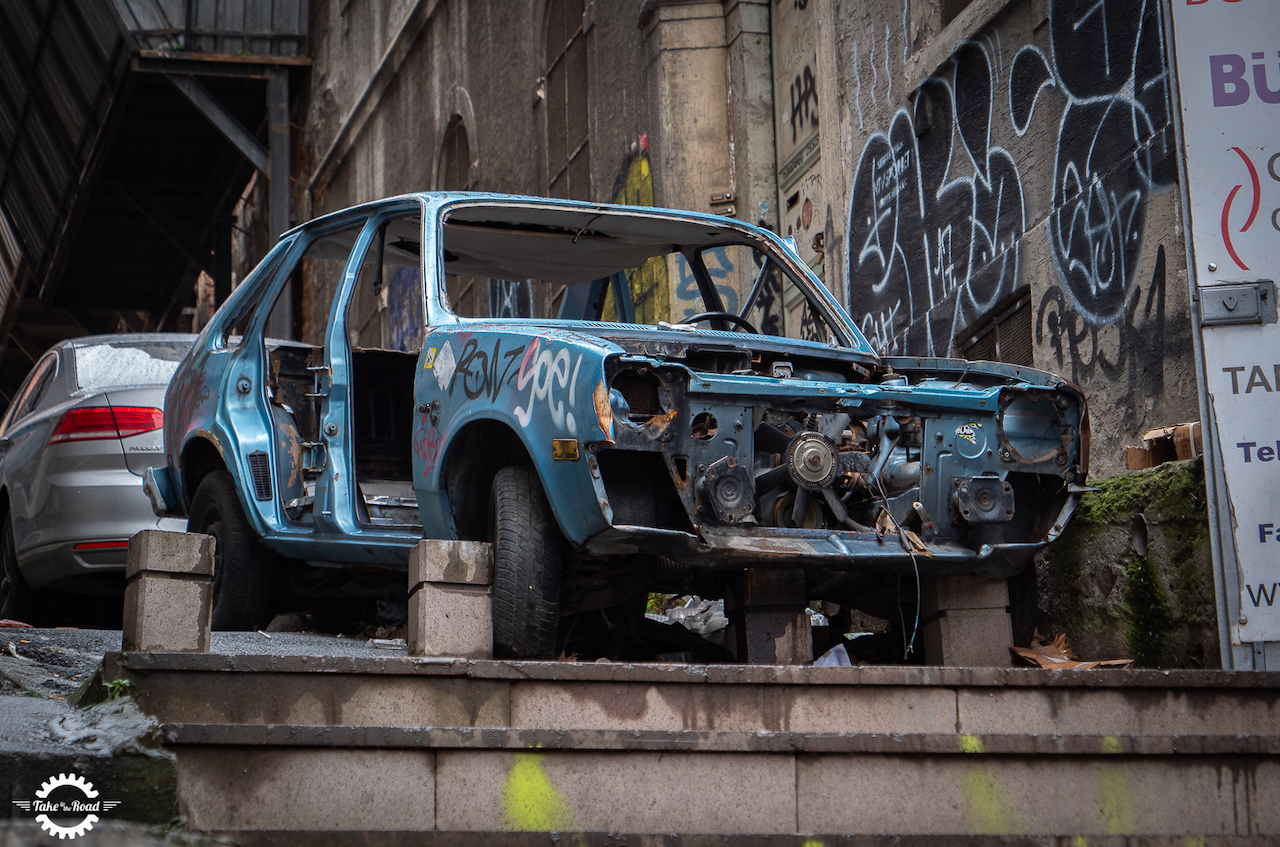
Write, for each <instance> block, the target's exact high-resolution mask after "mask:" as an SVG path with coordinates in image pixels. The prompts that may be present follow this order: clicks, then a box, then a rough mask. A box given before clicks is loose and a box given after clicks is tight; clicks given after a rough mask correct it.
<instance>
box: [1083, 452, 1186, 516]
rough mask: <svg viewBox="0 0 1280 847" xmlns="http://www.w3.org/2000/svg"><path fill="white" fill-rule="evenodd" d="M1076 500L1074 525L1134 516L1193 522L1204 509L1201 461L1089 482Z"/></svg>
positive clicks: (1174, 464)
mask: <svg viewBox="0 0 1280 847" xmlns="http://www.w3.org/2000/svg"><path fill="white" fill-rule="evenodd" d="M1089 484H1090V485H1091V486H1093V487H1094V488H1097V489H1098V490H1097V491H1091V492H1089V493H1088V494H1086V495H1084V497H1082V498H1081V500H1080V508H1078V509H1077V510H1076V515H1075V517H1074V518H1073V520H1074V521H1076V522H1079V523H1085V524H1100V523H1101V524H1105V523H1116V522H1125V521H1127V520H1128V519H1129V517H1130V516H1131V515H1133V513H1135V512H1146V513H1147V514H1148V516H1150V517H1153V518H1155V519H1156V520H1169V519H1178V518H1192V519H1194V518H1196V517H1198V516H1203V515H1204V514H1205V509H1206V500H1205V488H1204V461H1203V460H1201V459H1190V460H1188V461H1185V462H1166V463H1165V464H1163V465H1160V466H1159V467H1155V468H1151V469H1149V470H1145V471H1133V472H1131V473H1125V474H1120V475H1119V476H1111V477H1106V478H1104V479H1098V480H1093V481H1092V482H1090V483H1089Z"/></svg>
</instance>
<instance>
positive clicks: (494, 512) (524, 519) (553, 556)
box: [489, 467, 564, 660]
mask: <svg viewBox="0 0 1280 847" xmlns="http://www.w3.org/2000/svg"><path fill="white" fill-rule="evenodd" d="M489 537H490V539H491V540H492V541H493V652H494V655H495V656H497V657H499V658H510V659H531V660H548V659H554V658H555V655H556V628H557V627H558V625H559V623H560V563H561V561H562V559H563V557H564V536H562V535H561V534H560V527H559V526H557V525H556V521H555V517H554V516H553V515H552V514H551V505H550V503H549V502H548V501H547V495H546V492H544V491H543V490H542V483H541V482H540V481H539V480H538V474H537V472H536V471H535V470H534V469H533V468H530V467H510V468H503V469H502V470H500V471H498V473H497V475H496V476H495V477H494V479H493V488H492V489H491V491H490V497H489Z"/></svg>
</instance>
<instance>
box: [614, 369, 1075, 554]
mask: <svg viewBox="0 0 1280 847" xmlns="http://www.w3.org/2000/svg"><path fill="white" fill-rule="evenodd" d="M883 364H884V370H883V372H878V373H871V372H869V371H868V370H867V369H866V368H864V367H863V366H861V365H858V364H853V363H849V364H843V365H841V364H838V363H837V362H835V361H827V360H811V361H797V360H796V359H795V358H794V357H793V358H782V357H778V358H772V359H770V358H769V357H768V356H767V355H761V354H760V353H755V354H754V355H752V354H750V353H749V352H742V353H741V354H739V355H736V356H735V355H733V354H730V353H728V352H727V351H720V352H717V353H712V352H710V351H707V350H706V349H705V348H704V349H702V350H698V351H693V352H692V354H690V353H689V352H688V351H686V352H685V355H684V356H682V357H672V358H671V359H669V360H667V361H662V360H657V359H654V358H646V359H645V360H641V358H640V357H626V358H624V359H622V360H620V361H618V362H617V364H616V366H615V368H614V371H613V373H612V374H611V379H610V394H609V397H610V407H611V412H612V416H613V425H614V429H613V431H614V442H613V443H612V444H611V445H607V446H606V445H598V446H599V448H600V449H599V450H598V452H597V458H598V461H599V467H600V473H601V475H602V477H603V482H604V487H605V490H606V493H607V499H608V504H609V506H610V507H611V509H612V511H613V516H614V517H613V525H614V527H615V528H616V529H623V528H627V531H628V532H631V531H634V532H638V533H643V530H642V528H652V529H654V530H661V531H663V532H664V533H680V534H682V535H685V536H686V537H688V536H693V537H696V538H698V539H699V541H698V543H690V544H683V545H682V544H681V543H679V542H678V541H677V539H676V538H674V537H672V536H670V535H667V536H665V537H666V540H667V541H668V542H669V543H667V544H665V545H664V550H665V554H666V555H669V556H671V557H672V558H673V559H675V560H677V561H680V562H682V563H683V564H685V565H688V566H692V567H708V566H710V567H716V566H721V567H733V566H737V567H741V566H742V565H743V562H742V559H741V557H742V555H744V554H750V552H751V551H752V550H754V551H756V552H757V553H759V554H760V558H762V559H775V560H776V559H790V560H791V564H792V566H794V567H801V568H803V567H817V566H821V567H823V568H827V569H831V568H834V569H836V570H845V569H848V570H853V569H859V570H866V569H872V570H874V569H877V568H879V569H884V570H901V569H902V568H904V567H908V568H919V567H920V566H921V562H924V564H925V567H926V568H927V567H929V566H930V564H932V565H933V566H934V567H935V568H936V569H937V571H938V572H950V573H959V572H971V573H987V574H990V575H1009V574H1010V573H1013V572H1015V571H1016V570H1017V569H1018V568H1020V567H1021V565H1022V564H1023V563H1025V561H1026V560H1027V559H1028V558H1029V557H1030V555H1031V554H1032V553H1034V550H1035V549H1036V548H1038V546H1039V545H1041V544H1043V543H1045V542H1046V541H1047V540H1050V539H1052V538H1053V537H1055V536H1056V535H1057V532H1058V530H1059V529H1060V528H1061V526H1062V525H1063V523H1064V522H1065V520H1066V518H1067V517H1068V516H1069V515H1070V512H1071V509H1072V508H1073V507H1074V504H1075V502H1076V499H1077V498H1078V496H1079V495H1078V489H1080V486H1079V483H1082V482H1083V481H1084V478H1085V475H1086V472H1087V443H1088V435H1087V417H1086V412H1085V407H1084V399H1083V397H1082V396H1081V395H1080V393H1079V392H1078V391H1077V390H1076V389H1075V388H1074V387H1073V386H1070V385H1069V384H1067V383H1065V382H1063V381H1062V380H1060V379H1057V378H1056V377H1052V376H1051V375H1049V374H1045V373H1042V372H1039V371H1032V370H1030V369H1026V368H1015V367H1012V366H1008V365H997V364H991V363H968V362H963V361H956V360H920V359H885V360H883ZM886 536H897V538H895V539H894V541H893V543H885V539H886ZM730 539H731V540H730ZM899 540H904V541H905V542H906V543H898V541H899ZM818 542H821V545H820V544H819V543H818ZM822 545H826V547H827V548H828V549H830V548H831V546H832V545H834V549H835V550H837V551H838V550H841V549H843V550H844V551H846V555H845V556H844V557H843V558H844V562H843V564H842V563H841V562H840V561H839V560H840V558H841V557H840V556H839V555H830V554H822V555H816V556H813V557H810V556H809V555H808V553H807V551H814V552H817V548H818V547H819V546H822ZM733 554H736V558H737V561H736V562H735V561H734V559H735V555H733ZM912 559H917V561H914V562H913V561H912ZM929 559H935V560H936V562H934V563H929V562H928V560H929Z"/></svg>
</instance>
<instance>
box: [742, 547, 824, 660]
mask: <svg viewBox="0 0 1280 847" xmlns="http://www.w3.org/2000/svg"><path fill="white" fill-rule="evenodd" d="M805 602H806V601H805V577H804V572H803V571H779V570H771V569H759V570H748V571H747V572H746V574H745V575H744V576H743V578H742V580H741V583H740V585H739V587H738V588H737V589H736V590H735V591H732V592H730V596H729V597H726V598H725V615H726V616H728V618H729V632H728V634H727V636H726V639H727V643H728V645H729V649H730V650H732V651H733V652H734V655H735V656H736V657H737V659H738V661H740V662H746V663H747V664H749V665H804V664H808V663H809V662H811V661H813V634H812V633H811V632H810V630H809V614H808V612H806V611H805Z"/></svg>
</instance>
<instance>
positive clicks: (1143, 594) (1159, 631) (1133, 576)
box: [1124, 555, 1173, 668]
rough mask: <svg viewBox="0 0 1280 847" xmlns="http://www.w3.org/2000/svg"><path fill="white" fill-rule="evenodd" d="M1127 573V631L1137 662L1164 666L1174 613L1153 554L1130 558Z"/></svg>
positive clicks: (1147, 665) (1145, 664) (1152, 666)
mask: <svg viewBox="0 0 1280 847" xmlns="http://www.w3.org/2000/svg"><path fill="white" fill-rule="evenodd" d="M1125 576H1127V577H1128V582H1127V585H1126V586H1125V592H1124V605H1125V612H1126V613H1127V617H1128V619H1129V626H1128V631H1127V633H1126V635H1127V636H1128V639H1129V648H1130V649H1131V650H1133V658H1134V663H1135V664H1136V665H1137V666H1138V667H1144V668H1158V667H1163V666H1164V664H1165V653H1166V651H1167V644H1166V642H1167V639H1168V635H1169V632H1170V630H1171V629H1172V624H1173V617H1172V615H1170V614H1169V603H1168V599H1167V597H1166V595H1165V590H1164V584H1163V583H1161V581H1160V572H1159V569H1158V568H1157V567H1156V564H1155V562H1153V561H1152V560H1151V556H1150V555H1147V556H1142V557H1140V558H1136V559H1134V560H1133V561H1131V562H1129V564H1128V565H1127V566H1126V568H1125Z"/></svg>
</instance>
